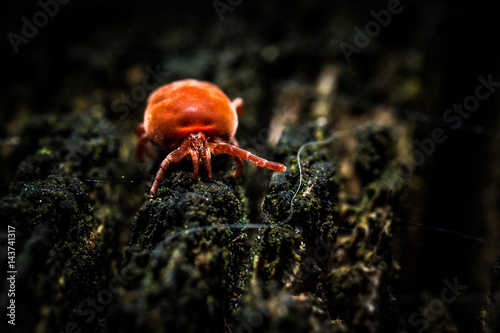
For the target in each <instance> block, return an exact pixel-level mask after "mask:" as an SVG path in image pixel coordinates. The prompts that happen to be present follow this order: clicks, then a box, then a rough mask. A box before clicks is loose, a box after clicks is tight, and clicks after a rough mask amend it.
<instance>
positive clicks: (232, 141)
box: [229, 138, 244, 178]
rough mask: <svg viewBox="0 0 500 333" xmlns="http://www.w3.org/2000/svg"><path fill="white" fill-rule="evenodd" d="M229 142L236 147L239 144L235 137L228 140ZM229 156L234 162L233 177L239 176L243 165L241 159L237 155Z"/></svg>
mask: <svg viewBox="0 0 500 333" xmlns="http://www.w3.org/2000/svg"><path fill="white" fill-rule="evenodd" d="M229 144H230V145H233V146H235V147H236V148H238V147H239V146H240V145H239V143H238V141H236V139H235V138H233V139H232V140H231V141H229ZM231 157H232V158H233V159H234V161H235V162H236V170H235V171H234V175H233V177H234V178H239V177H240V176H241V174H242V173H243V166H244V164H243V160H242V159H241V158H239V157H238V156H231Z"/></svg>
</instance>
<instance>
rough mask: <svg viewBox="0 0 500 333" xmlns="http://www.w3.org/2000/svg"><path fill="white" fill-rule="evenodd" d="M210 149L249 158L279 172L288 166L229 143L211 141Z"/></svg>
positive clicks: (217, 152)
mask: <svg viewBox="0 0 500 333" xmlns="http://www.w3.org/2000/svg"><path fill="white" fill-rule="evenodd" d="M209 149H210V151H211V152H212V153H214V154H228V155H231V156H235V157H239V158H242V159H244V160H249V161H250V162H252V163H253V164H255V165H257V166H260V167H262V168H268V169H271V170H274V171H279V172H284V171H285V170H286V166H285V165H283V164H281V163H277V162H271V161H268V160H265V159H263V158H262V157H259V156H256V155H253V154H251V153H250V152H248V151H246V150H243V149H240V148H237V147H235V146H233V145H230V144H227V143H211V144H209Z"/></svg>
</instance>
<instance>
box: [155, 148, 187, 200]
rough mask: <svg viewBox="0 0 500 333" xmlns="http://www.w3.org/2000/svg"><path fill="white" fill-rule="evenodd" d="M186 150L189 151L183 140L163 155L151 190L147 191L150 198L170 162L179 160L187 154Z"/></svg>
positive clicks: (156, 189) (156, 190)
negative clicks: (177, 146) (174, 148)
mask: <svg viewBox="0 0 500 333" xmlns="http://www.w3.org/2000/svg"><path fill="white" fill-rule="evenodd" d="M188 152H189V148H188V145H187V144H185V142H183V143H182V145H181V146H180V147H179V148H177V149H176V150H174V151H173V152H171V153H170V154H168V155H167V157H165V159H164V160H163V162H161V164H160V168H159V169H158V172H157V173H156V177H155V181H154V182H153V186H151V190H150V191H149V196H150V197H151V198H152V197H154V196H155V195H156V192H158V187H159V186H160V182H161V181H162V180H163V177H164V176H165V171H167V169H168V168H169V166H170V164H171V163H177V162H179V161H180V160H181V159H183V158H184V157H185V156H186V155H187V154H188Z"/></svg>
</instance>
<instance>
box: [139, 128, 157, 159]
mask: <svg viewBox="0 0 500 333" xmlns="http://www.w3.org/2000/svg"><path fill="white" fill-rule="evenodd" d="M136 134H137V136H138V137H139V141H138V142H137V160H138V161H139V162H141V163H144V151H146V155H148V157H149V158H150V159H152V160H153V161H155V160H156V157H157V156H156V154H155V153H154V152H153V150H152V149H151V147H150V146H149V145H148V141H149V137H148V135H147V134H146V130H145V128H144V124H140V125H139V126H138V127H137V130H136Z"/></svg>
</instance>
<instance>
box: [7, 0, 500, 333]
mask: <svg viewBox="0 0 500 333" xmlns="http://www.w3.org/2000/svg"><path fill="white" fill-rule="evenodd" d="M401 4H402V5H403V7H404V10H403V11H402V13H401V14H398V15H395V16H393V18H392V21H391V23H390V25H388V27H386V28H383V29H382V31H381V33H380V34H379V35H378V36H377V37H375V38H374V39H373V41H372V42H371V43H370V45H368V46H367V47H366V49H363V50H362V52H361V53H360V54H359V55H357V54H354V55H353V56H352V59H353V61H352V62H351V63H350V64H348V63H347V62H346V61H345V59H344V58H343V56H342V54H341V52H340V49H339V44H340V42H342V41H346V42H349V43H351V44H352V39H353V36H354V31H353V27H354V26H360V27H362V26H363V25H364V24H365V23H366V22H368V21H369V20H372V18H371V16H370V14H369V13H370V11H371V10H380V9H383V8H386V6H387V1H355V2H353V1H336V2H334V3H330V2H325V1H297V0H296V1H288V2H258V3H255V2H251V1H249V0H244V1H242V2H241V4H239V5H237V6H234V9H233V11H227V12H225V13H224V21H221V20H220V19H219V17H218V15H217V12H216V10H215V9H214V7H213V5H212V2H211V1H161V2H160V1H143V2H140V3H139V2H137V1H107V2H106V3H102V2H99V1H85V2H84V1H77V0H73V1H70V2H69V3H68V4H65V5H59V11H58V13H57V14H56V15H55V16H54V17H53V18H50V19H49V20H48V23H47V24H46V25H45V26H43V27H41V28H39V31H38V33H37V34H36V36H34V37H32V38H30V40H29V42H28V43H27V44H21V45H20V46H19V52H18V54H15V53H14V51H13V48H12V46H11V44H10V43H9V40H8V38H7V34H8V33H9V32H14V33H16V34H19V35H21V28H22V26H23V22H22V21H21V18H22V17H23V16H26V17H27V18H28V19H29V20H30V21H32V15H33V14H34V13H36V12H37V11H39V10H40V6H39V5H38V4H37V3H36V2H35V1H31V2H26V1H24V2H23V1H10V2H8V3H4V4H2V10H1V16H2V17H1V20H0V22H1V23H0V24H1V31H2V42H1V51H0V52H1V59H2V62H3V64H2V66H1V69H0V70H1V72H0V73H1V74H0V76H1V78H2V80H1V88H0V120H1V121H0V138H1V139H2V146H1V153H2V154H1V157H0V158H1V159H0V160H1V162H2V174H1V175H0V177H1V184H2V187H1V191H2V194H6V193H7V191H8V184H9V182H10V181H11V179H12V177H13V176H14V175H15V169H16V165H17V164H18V163H19V162H20V160H21V159H22V154H19V149H20V148H22V151H25V152H26V154H28V153H29V152H30V147H22V146H19V145H13V144H11V142H10V141H9V138H14V137H16V136H17V135H19V133H20V132H21V130H22V128H23V126H24V124H25V123H26V122H27V121H29V120H30V119H32V118H33V117H34V116H35V115H39V114H48V113H55V114H66V113H70V112H82V111H78V110H79V107H78V100H79V97H80V98H81V99H84V100H85V99H86V100H93V99H97V100H98V101H99V102H101V103H102V104H103V105H104V106H105V108H106V109H107V111H106V112H107V115H108V116H109V118H110V119H112V120H116V122H117V124H122V123H120V122H119V119H118V116H119V115H117V114H116V113H113V112H110V111H109V110H110V108H111V105H112V103H113V97H110V96H118V95H119V93H120V91H125V92H126V91H129V89H130V87H131V86H133V84H132V83H131V79H130V77H131V76H133V68H135V67H134V66H139V67H142V68H144V66H148V65H149V66H150V67H151V68H155V67H156V65H157V64H167V65H165V66H166V67H168V68H173V67H175V66H176V65H175V64H179V66H182V61H183V59H185V58H189V57H190V56H192V55H193V54H196V53H198V52H205V51H206V52H207V54H208V53H209V54H211V55H212V56H219V55H220V54H221V53H222V52H223V50H226V49H231V48H236V49H240V50H241V49H243V50H246V49H252V48H253V47H255V45H261V46H262V45H278V46H279V47H280V48H281V47H285V46H286V43H297V44H299V45H301V47H302V48H303V54H295V55H294V56H289V57H285V58H283V59H282V60H280V61H279V62H278V63H277V64H274V65H273V66H272V67H269V68H265V67H259V68H257V69H256V72H255V75H256V76H259V78H260V79H259V82H260V83H261V84H264V85H266V86H268V87H269V92H270V94H271V92H272V89H273V88H274V87H275V86H276V85H278V84H279V83H280V82H283V81H287V80H298V81H300V80H304V81H314V78H315V75H316V74H317V72H318V68H319V67H320V65H321V63H318V62H317V61H316V60H317V59H320V61H324V62H325V63H327V62H333V63H335V64H338V65H339V66H341V67H343V68H345V67H347V68H348V70H349V71H354V72H356V73H357V77H358V78H360V79H361V80H360V82H359V84H357V85H352V84H345V85H343V86H341V88H342V89H341V92H342V93H343V94H344V95H346V96H350V98H352V100H354V101H355V100H357V99H358V98H363V99H365V100H366V101H367V102H368V103H381V104H389V105H395V110H396V112H397V116H398V117H402V118H403V119H404V120H405V121H407V122H408V124H409V126H412V127H414V138H415V139H418V140H423V139H425V138H428V137H430V133H431V132H432V130H433V129H434V128H436V127H443V128H445V129H446V134H447V135H448V140H447V141H446V142H445V143H443V144H441V145H438V146H437V147H436V152H435V153H434V154H433V155H431V156H430V157H429V158H427V159H426V161H425V163H424V164H423V165H422V166H420V167H419V168H417V170H416V173H415V175H414V177H413V178H412V180H411V184H412V186H413V187H414V188H415V189H416V194H415V196H414V198H413V199H414V200H413V201H412V202H411V208H412V212H413V213H412V219H411V220H410V221H402V223H403V224H407V227H406V228H405V229H408V228H409V230H410V232H409V233H406V232H405V233H402V234H401V235H399V236H398V238H397V240H396V241H397V242H396V243H397V244H396V245H397V247H398V248H399V251H398V254H397V256H398V258H397V259H398V260H399V261H400V265H401V267H402V270H401V278H400V290H399V291H398V295H399V301H400V303H401V306H402V308H403V309H404V311H406V312H407V313H408V315H410V314H411V313H413V312H414V311H417V310H418V307H419V305H418V304H419V299H420V298H421V297H423V295H426V293H428V294H430V295H433V296H431V297H436V295H440V293H441V290H442V289H443V288H444V284H443V280H444V279H448V280H450V281H452V280H453V279H454V278H458V281H459V283H460V284H463V285H466V286H467V290H466V291H465V292H464V293H463V295H462V296H460V297H459V298H458V299H457V301H456V302H454V303H453V304H451V305H450V309H451V311H452V315H453V319H454V321H455V322H456V323H457V326H458V327H460V329H461V331H463V332H467V331H472V330H473V329H474V326H475V320H476V317H477V315H478V314H479V311H480V307H481V306H482V304H483V302H484V297H485V293H486V290H487V288H488V282H489V269H490V265H491V263H492V261H493V260H494V258H495V257H496V256H498V253H499V245H500V244H499V243H498V240H499V239H500V228H499V222H500V221H499V213H500V212H499V207H500V206H499V198H500V196H499V185H500V172H499V170H500V168H499V164H498V162H499V152H500V147H499V138H500V118H499V116H498V114H499V113H498V107H499V98H500V94H499V93H498V92H495V93H494V94H492V96H491V97H490V98H488V99H487V100H486V101H482V102H481V104H480V107H479V109H478V110H477V111H476V112H475V113H473V114H472V115H471V117H470V118H469V119H466V120H464V124H463V125H462V126H461V127H460V128H459V129H458V130H452V129H449V128H446V127H445V125H446V124H443V121H442V115H443V113H444V112H445V110H446V109H448V108H450V107H452V105H453V104H454V103H462V101H463V100H464V98H465V97H467V96H469V95H471V94H473V93H474V90H475V87H476V86H477V84H478V80H477V77H478V76H479V75H482V76H483V77H487V76H488V75H489V74H492V77H493V80H494V81H500V71H499V63H500V62H499V59H500V52H499V51H500V47H499V46H500V45H499V36H500V27H499V22H500V20H499V17H498V16H499V14H498V10H496V9H495V8H494V5H493V4H492V3H491V2H488V1H481V2H474V3H473V2H472V1H469V2H451V1H416V0H414V1H411V2H410V1H402V2H401ZM332 22H336V23H335V24H332ZM165 36H168V37H169V38H168V39H167V38H166V37H165ZM412 52H414V53H415V54H418V55H419V56H420V66H419V70H418V74H417V76H418V78H419V80H420V83H421V86H422V92H421V93H420V94H419V95H418V97H417V98H414V99H411V100H405V101H402V102H401V101H399V100H398V98H397V96H396V97H395V96H394V95H393V94H391V91H392V88H394V89H396V88H397V86H396V85H397V84H398V82H394V81H389V83H387V82H386V83H385V87H384V89H382V88H380V89H378V88H377V87H375V88H374V87H373V86H368V85H366V86H365V85H364V82H365V81H364V80H366V82H372V83H373V82H377V79H378V77H377V75H379V76H381V75H383V74H384V72H383V71H381V70H380V63H379V61H380V60H381V59H383V58H384V56H386V55H387V54H393V56H394V57H395V58H397V57H405V56H407V55H408V54H411V53H412ZM310 54H315V55H318V57H317V58H316V60H315V61H314V62H313V61H311V58H310ZM332 55H333V58H332ZM233 66H234V69H231V70H236V69H237V68H238V66H237V63H236V64H234V63H233ZM388 70H390V68H388ZM185 73H187V74H189V73H191V74H192V75H193V76H196V75H198V76H199V77H194V78H199V79H204V80H212V79H216V77H215V74H214V72H213V71H212V67H211V64H210V62H209V61H208V62H207V63H200V64H199V67H196V68H188V69H183V70H181V71H179V72H177V73H175V72H174V73H172V76H171V77H172V80H173V79H178V78H181V77H177V76H181V75H183V74H185ZM297 73H300V75H297ZM292 74H293V75H292ZM176 75H177V76H176ZM402 75H404V73H403V74H402ZM166 81H170V80H169V79H167V80H166ZM380 82H382V83H381V84H383V77H381V78H380ZM110 92H111V93H110ZM360 96H362V97H360ZM270 100H271V97H269V96H267V97H266V96H264V97H262V101H264V102H265V101H270ZM264 102H263V103H264ZM144 104H145V101H144V102H142V103H139V106H137V108H134V109H133V111H135V112H136V114H132V115H131V118H130V119H129V120H131V121H130V122H128V123H126V124H124V125H123V128H122V130H123V131H124V133H132V132H133V130H134V127H133V124H135V123H139V122H140V121H141V117H142V110H143V108H144ZM75 109H76V111H75ZM82 109H84V107H82ZM360 112H362V111H360ZM268 121H269V117H268V116H266V115H262V116H261V117H256V118H255V119H251V120H250V121H248V122H247V124H246V125H245V124H244V123H243V122H244V120H242V123H241V124H240V127H242V131H243V133H251V132H255V131H256V129H258V128H259V127H263V126H265V125H266V124H267V122H268ZM132 148H133V147H132ZM132 148H131V149H132ZM14 150H16V151H17V153H16V154H13V151H14ZM117 175H120V171H119V170H117ZM124 176H127V175H124ZM472 237H478V238H479V239H475V238H474V239H473V238H472Z"/></svg>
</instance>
